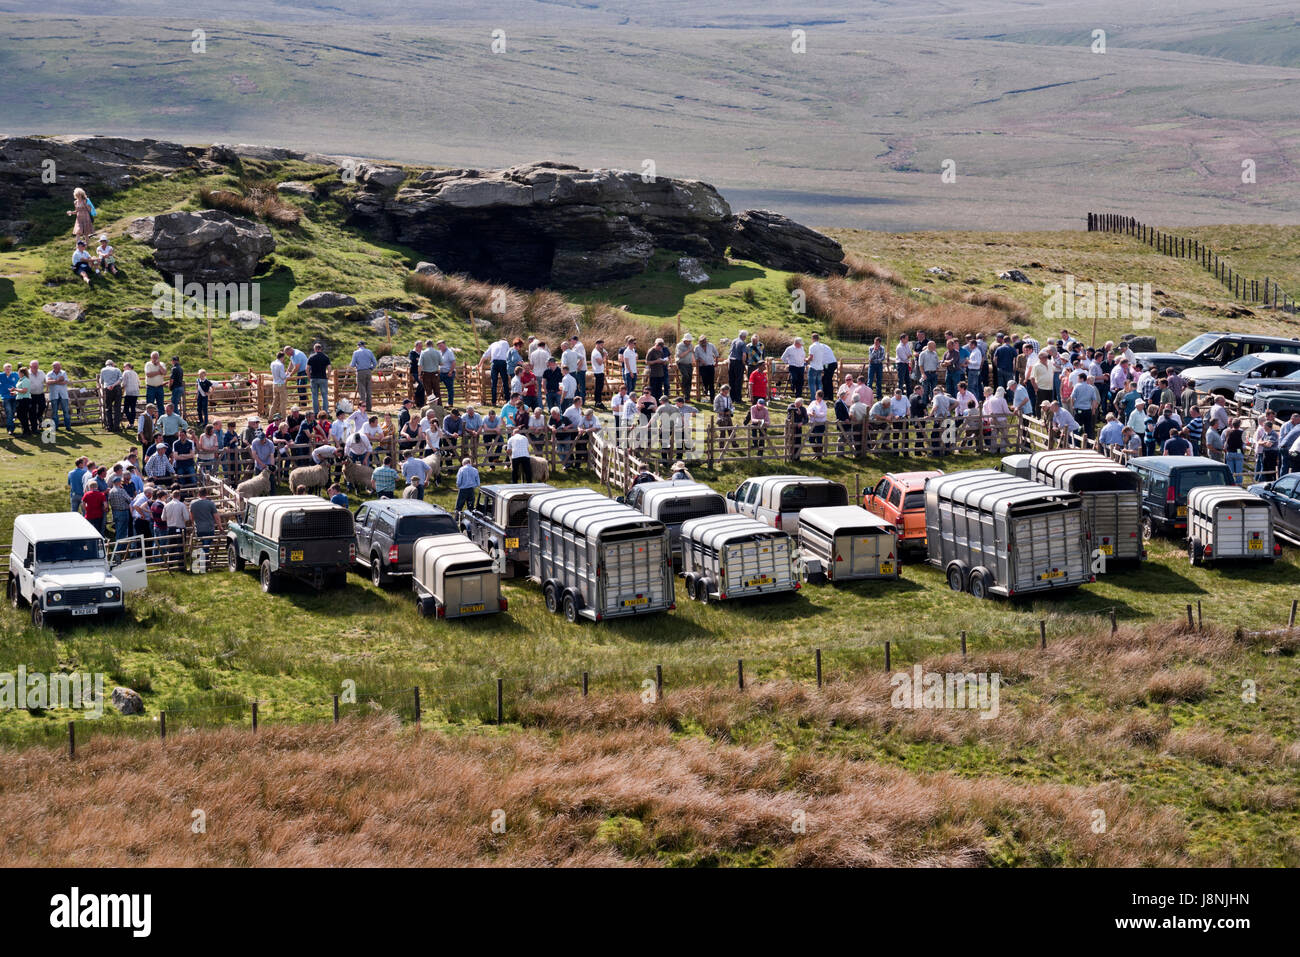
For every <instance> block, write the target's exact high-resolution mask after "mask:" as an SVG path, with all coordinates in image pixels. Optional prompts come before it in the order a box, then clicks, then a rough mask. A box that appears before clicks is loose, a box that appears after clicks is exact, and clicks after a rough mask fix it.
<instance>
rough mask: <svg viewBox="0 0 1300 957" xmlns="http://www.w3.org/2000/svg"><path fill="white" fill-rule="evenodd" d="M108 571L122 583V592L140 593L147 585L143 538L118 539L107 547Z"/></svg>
mask: <svg viewBox="0 0 1300 957" xmlns="http://www.w3.org/2000/svg"><path fill="white" fill-rule="evenodd" d="M108 569H109V571H111V572H112V573H113V576H114V577H115V578H116V579H117V580H118V581H120V582H121V583H122V590H123V591H124V592H130V591H142V590H143V589H144V588H146V587H147V586H148V584H149V568H148V565H147V564H146V562H145V557H144V536H143V535H136V536H135V537H134V538H120V539H118V540H116V541H114V542H112V543H111V544H110V545H109V548H108Z"/></svg>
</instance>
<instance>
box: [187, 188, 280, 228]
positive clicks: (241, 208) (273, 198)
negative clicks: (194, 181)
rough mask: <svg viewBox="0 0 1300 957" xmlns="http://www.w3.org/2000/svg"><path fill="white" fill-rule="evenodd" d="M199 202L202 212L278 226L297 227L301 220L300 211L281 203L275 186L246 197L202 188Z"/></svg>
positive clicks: (249, 191)
mask: <svg viewBox="0 0 1300 957" xmlns="http://www.w3.org/2000/svg"><path fill="white" fill-rule="evenodd" d="M198 200H199V204H200V205H201V206H203V208H204V209H220V210H223V211H224V212H227V213H230V214H231V215H232V216H248V217H252V218H254V219H263V220H266V221H267V222H270V223H274V224H275V225H277V226H286V227H287V226H296V225H298V223H299V222H300V221H301V220H302V210H300V209H299V208H298V207H297V206H294V205H293V204H292V203H286V202H285V201H284V200H282V199H280V198H279V197H278V196H277V195H276V193H275V185H274V184H271V187H270V189H269V190H268V189H267V188H266V187H265V186H254V187H251V188H249V189H248V190H247V191H246V192H245V193H237V192H235V191H234V190H229V189H210V188H208V187H206V186H203V187H200V188H199V190H198Z"/></svg>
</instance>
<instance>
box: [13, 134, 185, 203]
mask: <svg viewBox="0 0 1300 957" xmlns="http://www.w3.org/2000/svg"><path fill="white" fill-rule="evenodd" d="M202 156H203V150H201V149H190V148H188V147H185V146H182V145H181V144H179V143H167V142H162V141H159V140H128V139H123V138H121V137H117V136H0V210H5V211H6V212H17V211H18V210H20V209H22V208H23V206H24V205H25V204H26V203H28V202H30V201H32V200H36V199H46V198H50V197H58V198H61V199H66V200H67V202H68V208H69V209H71V208H72V191H73V189H75V188H76V187H78V186H80V187H82V188H83V189H85V190H86V191H87V192H88V193H89V194H90V198H91V199H92V200H99V199H101V198H102V197H103V196H104V195H105V194H107V193H111V192H115V191H117V190H120V189H124V188H125V187H127V186H130V185H131V184H132V183H134V182H136V181H137V180H140V179H143V178H146V177H149V176H156V175H159V174H167V173H174V172H176V171H177V170H180V169H185V168H188V167H193V166H198V165H201V160H202ZM47 170H48V171H49V172H52V173H53V182H45V180H46V179H47V177H46V176H45V175H44V174H45V173H46V171H47Z"/></svg>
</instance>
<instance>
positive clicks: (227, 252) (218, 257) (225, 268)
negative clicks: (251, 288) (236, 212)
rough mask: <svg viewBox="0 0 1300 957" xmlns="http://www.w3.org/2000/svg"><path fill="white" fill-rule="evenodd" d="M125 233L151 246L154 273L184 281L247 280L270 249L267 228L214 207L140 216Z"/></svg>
mask: <svg viewBox="0 0 1300 957" xmlns="http://www.w3.org/2000/svg"><path fill="white" fill-rule="evenodd" d="M127 235H129V236H130V237H131V238H133V239H136V240H139V241H140V242H143V243H145V244H146V245H148V246H150V247H152V248H153V260H154V265H155V266H157V267H158V270H159V272H161V273H162V274H163V275H164V276H167V277H169V278H170V277H171V276H173V275H179V276H180V277H181V278H182V279H183V280H184V281H185V282H247V281H248V280H249V279H251V278H252V277H253V273H255V272H256V271H257V263H258V261H259V260H260V259H261V258H262V257H263V256H267V255H270V254H271V253H272V252H274V251H275V238H274V237H273V236H272V235H271V230H269V229H267V228H266V227H265V226H263V225H262V224H261V223H255V222H252V221H251V220H247V219H240V218H239V217H237V216H231V215H230V214H229V213H226V212H222V211H221V210H219V209H205V210H203V211H201V212H181V213H162V214H160V215H158V216H144V217H141V218H139V219H135V220H132V221H131V223H130V225H129V226H128V227H127Z"/></svg>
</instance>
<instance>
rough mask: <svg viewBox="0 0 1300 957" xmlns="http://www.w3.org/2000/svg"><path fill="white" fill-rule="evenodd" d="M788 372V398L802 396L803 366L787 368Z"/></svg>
mask: <svg viewBox="0 0 1300 957" xmlns="http://www.w3.org/2000/svg"><path fill="white" fill-rule="evenodd" d="M787 368H788V369H789V370H790V398H792V399H797V398H799V397H800V396H802V395H803V366H787Z"/></svg>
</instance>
